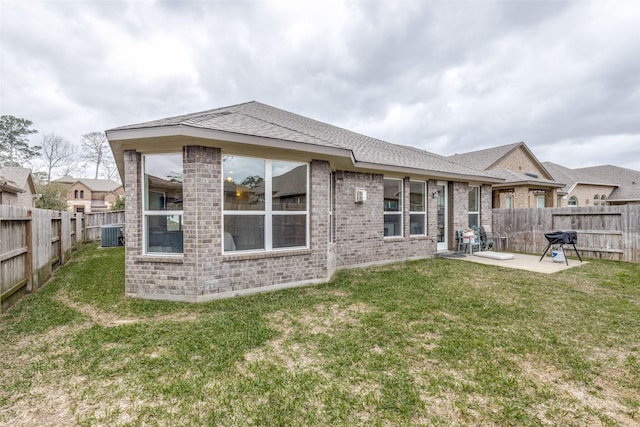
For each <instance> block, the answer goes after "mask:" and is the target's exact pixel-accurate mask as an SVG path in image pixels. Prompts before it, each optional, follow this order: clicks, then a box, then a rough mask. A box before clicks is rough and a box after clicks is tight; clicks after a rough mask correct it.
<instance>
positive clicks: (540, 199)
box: [536, 196, 544, 208]
mask: <svg viewBox="0 0 640 427" xmlns="http://www.w3.org/2000/svg"><path fill="white" fill-rule="evenodd" d="M536 206H537V207H539V208H544V196H536Z"/></svg>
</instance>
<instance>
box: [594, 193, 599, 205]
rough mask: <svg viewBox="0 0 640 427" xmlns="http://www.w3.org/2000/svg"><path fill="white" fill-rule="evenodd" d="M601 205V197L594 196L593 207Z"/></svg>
mask: <svg viewBox="0 0 640 427" xmlns="http://www.w3.org/2000/svg"><path fill="white" fill-rule="evenodd" d="M599 204H600V195H599V194H596V195H595V196H593V206H598V205H599Z"/></svg>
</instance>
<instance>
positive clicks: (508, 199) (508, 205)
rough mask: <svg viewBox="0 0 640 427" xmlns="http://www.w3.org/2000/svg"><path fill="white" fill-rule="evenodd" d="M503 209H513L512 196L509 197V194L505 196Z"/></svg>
mask: <svg viewBox="0 0 640 427" xmlns="http://www.w3.org/2000/svg"><path fill="white" fill-rule="evenodd" d="M504 207H505V208H506V209H513V196H512V195H510V194H509V195H507V196H506V197H505V200H504Z"/></svg>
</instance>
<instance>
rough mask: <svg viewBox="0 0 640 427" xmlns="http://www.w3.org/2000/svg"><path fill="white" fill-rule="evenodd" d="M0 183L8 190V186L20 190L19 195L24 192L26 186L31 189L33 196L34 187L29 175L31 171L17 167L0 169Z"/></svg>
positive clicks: (31, 177)
mask: <svg viewBox="0 0 640 427" xmlns="http://www.w3.org/2000/svg"><path fill="white" fill-rule="evenodd" d="M0 182H4V184H3V186H4V187H5V188H6V189H7V190H9V188H8V187H6V186H7V185H8V186H11V185H14V186H15V187H17V188H18V189H20V190H21V191H20V193H22V192H24V191H26V189H27V186H29V187H30V188H31V192H32V193H34V194H35V192H36V187H35V182H34V181H33V176H32V175H31V169H27V168H21V167H17V166H5V167H2V168H0Z"/></svg>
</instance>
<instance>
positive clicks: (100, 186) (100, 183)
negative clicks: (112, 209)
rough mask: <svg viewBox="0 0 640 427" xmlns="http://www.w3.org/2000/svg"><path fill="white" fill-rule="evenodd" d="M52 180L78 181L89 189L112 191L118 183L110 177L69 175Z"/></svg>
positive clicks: (68, 182)
mask: <svg viewBox="0 0 640 427" xmlns="http://www.w3.org/2000/svg"><path fill="white" fill-rule="evenodd" d="M54 182H61V183H63V184H71V185H73V184H75V183H76V182H79V183H81V184H83V185H84V186H85V187H87V188H88V189H89V190H91V191H114V190H116V189H117V188H118V187H120V184H118V183H117V182H115V181H111V180H110V179H90V178H74V177H72V176H69V175H65V176H63V177H62V178H58V179H55V180H54Z"/></svg>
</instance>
